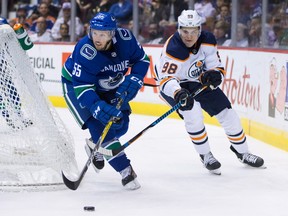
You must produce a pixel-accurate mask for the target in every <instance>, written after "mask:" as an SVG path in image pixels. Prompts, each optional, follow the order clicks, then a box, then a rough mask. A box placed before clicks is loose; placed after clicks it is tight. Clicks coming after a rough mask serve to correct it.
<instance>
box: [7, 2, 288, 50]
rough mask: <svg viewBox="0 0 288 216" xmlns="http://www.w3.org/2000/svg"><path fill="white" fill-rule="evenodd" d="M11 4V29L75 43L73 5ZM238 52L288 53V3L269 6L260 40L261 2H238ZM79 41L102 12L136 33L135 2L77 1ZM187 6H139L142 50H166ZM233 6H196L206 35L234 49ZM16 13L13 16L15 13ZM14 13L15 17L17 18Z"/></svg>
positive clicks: (42, 39) (39, 39)
mask: <svg viewBox="0 0 288 216" xmlns="http://www.w3.org/2000/svg"><path fill="white" fill-rule="evenodd" d="M33 2H35V0H34V1H33V0H18V1H17V0H10V1H9V4H8V10H9V12H10V13H9V14H15V16H13V17H10V16H9V17H8V18H9V22H10V25H11V26H13V25H14V24H15V23H21V24H23V26H24V27H25V29H26V30H27V31H28V33H29V35H30V37H31V40H32V41H34V42H52V41H53V42H54V41H71V40H70V35H71V28H70V23H71V20H70V19H71V2H70V0H38V1H37V3H35V4H33ZM237 4H238V5H237V10H238V11H237V13H238V17H237V31H236V46H238V47H268V48H280V49H282V48H283V49H286V48H288V0H268V9H267V10H268V11H269V13H267V14H268V15H267V16H266V24H265V26H264V28H265V29H264V30H265V36H264V37H261V34H262V25H261V20H262V18H261V16H262V0H239V1H237ZM76 5H77V10H76V20H75V22H76V26H75V35H76V40H79V39H80V38H82V37H83V36H85V35H86V34H87V29H88V28H89V20H90V19H91V18H92V17H93V16H94V15H95V14H96V13H97V12H99V11H109V12H112V13H113V14H114V15H115V17H116V19H117V23H118V26H119V27H123V28H128V29H130V30H132V29H133V0H76ZM188 5H189V2H188V0H139V1H138V8H139V23H138V26H139V33H138V40H139V42H140V43H142V44H163V43H164V42H165V41H166V40H167V38H168V37H169V36H170V35H171V34H173V33H174V32H175V31H176V29H177V17H178V16H179V15H180V13H181V11H182V10H184V9H188ZM231 8H232V3H231V0H196V1H194V9H195V10H197V11H198V12H199V14H201V16H202V17H203V21H202V30H207V31H211V32H213V33H214V35H215V37H216V39H217V43H218V45H219V46H231V14H232V13H231ZM11 12H12V13H11ZM13 12H14V13H13Z"/></svg>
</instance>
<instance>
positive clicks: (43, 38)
mask: <svg viewBox="0 0 288 216" xmlns="http://www.w3.org/2000/svg"><path fill="white" fill-rule="evenodd" d="M35 22H36V23H37V24H36V25H37V26H36V29H37V32H35V33H32V34H30V35H29V36H30V39H31V41H32V42H51V41H53V38H52V36H51V31H50V29H47V23H46V18H45V17H43V16H40V17H39V18H38V19H37V20H36V21H35Z"/></svg>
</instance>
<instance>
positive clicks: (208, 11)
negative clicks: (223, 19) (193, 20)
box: [194, 0, 216, 23]
mask: <svg viewBox="0 0 288 216" xmlns="http://www.w3.org/2000/svg"><path fill="white" fill-rule="evenodd" d="M194 8H195V10H196V11H197V12H198V13H199V14H200V15H201V17H202V18H203V21H202V23H205V22H206V20H207V19H210V17H215V16H216V9H215V8H214V6H213V5H212V3H211V0H201V1H197V2H196V3H195V5H194Z"/></svg>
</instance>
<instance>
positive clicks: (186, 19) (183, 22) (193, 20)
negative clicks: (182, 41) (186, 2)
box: [178, 10, 202, 32]
mask: <svg viewBox="0 0 288 216" xmlns="http://www.w3.org/2000/svg"><path fill="white" fill-rule="evenodd" d="M201 23H202V17H201V16H200V15H199V13H198V12H197V11H196V10H183V11H182V13H181V14H180V16H179V17H178V29H180V28H181V27H199V30H200V32H201Z"/></svg>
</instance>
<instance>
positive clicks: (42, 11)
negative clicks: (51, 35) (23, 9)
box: [30, 2, 56, 32]
mask: <svg viewBox="0 0 288 216" xmlns="http://www.w3.org/2000/svg"><path fill="white" fill-rule="evenodd" d="M37 14H38V16H39V17H44V18H45V19H46V27H47V29H52V27H53V25H54V23H55V21H56V19H55V18H54V17H53V16H51V15H49V7H48V5H47V4H46V3H44V2H42V3H40V4H39V6H38V9H37ZM30 31H33V32H38V30H37V22H33V24H32V26H31V27H30Z"/></svg>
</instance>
